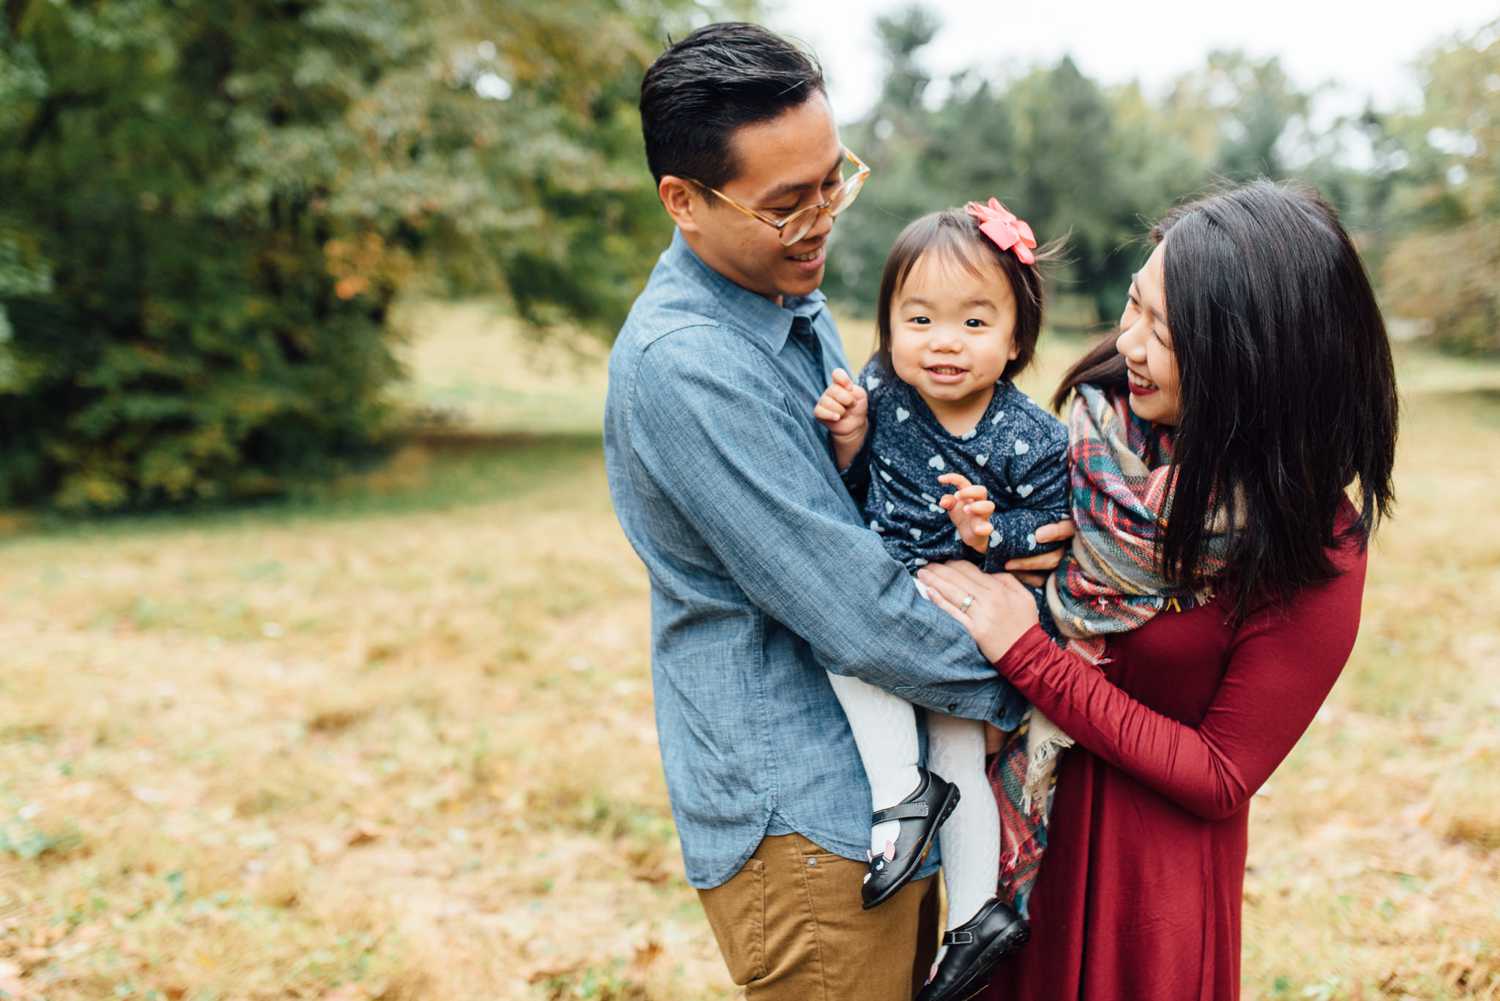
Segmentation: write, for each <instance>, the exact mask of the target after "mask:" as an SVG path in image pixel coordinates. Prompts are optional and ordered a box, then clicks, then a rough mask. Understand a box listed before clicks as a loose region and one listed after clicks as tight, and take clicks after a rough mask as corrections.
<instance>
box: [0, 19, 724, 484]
mask: <svg viewBox="0 0 1500 1001" xmlns="http://www.w3.org/2000/svg"><path fill="white" fill-rule="evenodd" d="M706 16H707V13H706V12H705V11H704V10H703V9H702V6H701V5H700V4H697V3H693V2H691V0H676V2H670V3H666V4H653V5H650V9H649V10H647V9H646V5H637V4H632V3H627V2H622V0H576V2H573V3H569V4H550V5H543V4H532V3H527V2H521V0H192V2H189V0H111V2H109V3H83V2H65V0H7V2H6V3H5V4H3V5H0V435H3V439H4V441H5V445H6V447H5V449H4V451H3V453H0V503H17V502H33V501H50V502H51V503H54V504H56V505H58V506H60V507H62V508H66V509H80V510H82V509H90V510H102V509H117V508H126V507H139V506H148V505H157V504H163V503H179V502H190V501H196V500H203V499H220V498H231V497H242V496H251V495H256V494H263V493H269V492H276V491H280V490H284V489H285V488H286V487H287V486H288V485H289V484H292V483H294V482H297V481H299V480H302V479H305V478H312V477H319V476H324V475H327V474H328V473H329V472H330V471H334V470H336V469H338V468H340V467H342V466H343V465H345V464H347V463H348V462H349V461H351V460H352V459H354V458H357V457H358V456H360V455H361V454H364V453H367V452H368V451H369V450H370V449H371V448H372V447H374V446H376V445H378V443H379V441H380V439H381V437H382V434H383V433H384V430H385V429H386V427H387V426H388V424H387V417H388V414H387V412H386V408H385V407H384V405H383V403H382V398H383V397H382V389H383V387H385V386H386V385H387V384H388V383H389V381H390V380H391V379H392V378H393V377H395V376H396V375H397V374H398V370H397V365H396V363H395V361H394V359H393V355H392V351H391V347H392V345H391V334H390V333H389V332H388V330H387V329H386V324H385V319H386V314H387V310H388V308H389V306H390V304H391V302H392V300H393V298H394V296H395V295H396V294H397V292H398V291H399V290H400V289H402V288H403V287H404V286H406V285H408V283H410V282H411V281H412V280H414V279H415V278H416V277H418V276H423V275H426V276H440V277H441V278H442V280H443V281H445V282H446V283H448V285H449V287H451V288H454V289H462V290H473V289H485V290H488V291H493V290H495V288H496V287H497V285H498V286H501V287H506V288H509V289H510V290H511V291H512V292H513V293H514V297H515V299H516V302H517V304H518V306H519V307H520V308H521V310H522V311H523V313H524V314H525V315H526V316H528V317H530V318H532V319H536V320H545V319H548V318H550V317H551V316H553V315H556V314H558V313H566V314H567V315H570V316H574V317H579V318H582V319H584V320H594V321H598V322H600V324H601V325H602V324H604V323H607V322H608V321H609V320H612V319H614V318H616V317H618V316H619V315H621V313H622V312H623V309H624V307H625V306H626V305H627V304H628V300H629V298H630V296H631V294H632V293H633V290H634V289H635V288H636V287H638V285H639V282H640V280H641V278H642V277H643V274H644V269H645V268H647V267H649V262H650V259H651V257H652V256H654V251H655V250H656V249H657V248H658V247H659V246H660V244H661V242H662V240H663V238H664V236H665V230H666V226H665V222H664V220H662V218H661V217H660V213H659V212H657V211H655V207H654V196H653V194H652V191H653V189H652V186H651V183H650V178H649V176H647V175H646V172H645V171H644V170H643V169H642V168H641V164H640V159H641V154H640V141H639V126H638V123H637V121H636V117H635V110H634V107H635V102H636V99H637V95H638V87H639V80H640V76H641V73H642V72H643V70H644V68H645V66H646V65H647V64H648V63H649V61H650V60H651V59H652V58H653V57H654V56H655V54H656V53H657V52H658V51H659V50H660V48H661V45H662V43H663V41H664V40H665V38H666V36H667V33H668V32H669V31H682V30H685V29H686V28H687V27H688V26H689V24H690V23H692V22H694V21H696V20H702V19H703V18H705V17H706ZM648 251H649V252H651V253H648Z"/></svg>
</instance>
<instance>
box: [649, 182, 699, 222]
mask: <svg viewBox="0 0 1500 1001" xmlns="http://www.w3.org/2000/svg"><path fill="white" fill-rule="evenodd" d="M694 193H695V192H694V191H693V184H692V182H691V181H685V180H683V179H682V178H680V177H673V176H672V175H671V174H667V175H665V176H663V177H662V179H661V180H660V181H659V182H657V185H656V194H657V197H659V198H660V199H661V204H662V208H664V209H666V210H667V215H669V216H671V217H672V221H673V222H675V223H676V224H677V228H678V229H680V230H682V231H683V232H684V233H696V232H697V231H698V222H697V220H696V219H694V218H693V212H694V210H695V209H696V208H697V205H698V200H697V199H695V198H694V197H693V195H694Z"/></svg>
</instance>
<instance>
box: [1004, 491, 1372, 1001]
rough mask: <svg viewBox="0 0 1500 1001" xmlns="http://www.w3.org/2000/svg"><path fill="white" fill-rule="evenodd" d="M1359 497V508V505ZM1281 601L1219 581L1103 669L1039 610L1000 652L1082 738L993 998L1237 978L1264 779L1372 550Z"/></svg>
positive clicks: (1142, 994)
mask: <svg viewBox="0 0 1500 1001" xmlns="http://www.w3.org/2000/svg"><path fill="white" fill-rule="evenodd" d="M1350 514H1352V510H1346V517H1345V518H1344V519H1341V521H1342V522H1344V523H1347V516H1348V515H1350ZM1333 557H1334V560H1335V562H1336V563H1337V564H1338V565H1339V566H1340V567H1341V568H1342V569H1343V570H1344V571H1345V572H1344V573H1343V574H1342V575H1341V576H1340V577H1338V578H1337V579H1336V580H1334V581H1332V582H1331V583H1328V584H1325V585H1321V586H1318V587H1315V588H1309V589H1307V590H1306V591H1304V592H1303V593H1302V594H1301V595H1300V596H1299V598H1298V599H1297V600H1296V601H1295V602H1294V603H1293V604H1292V605H1291V606H1290V607H1288V608H1285V609H1283V610H1282V611H1281V612H1280V613H1279V614H1278V613H1275V612H1261V613H1258V614H1256V615H1253V616H1251V617H1250V618H1249V619H1248V620H1247V621H1246V622H1245V623H1244V624H1243V625H1242V626H1240V628H1238V629H1231V628H1230V627H1229V625H1227V624H1226V616H1227V614H1228V609H1227V606H1226V604H1225V603H1224V602H1223V601H1222V599H1216V600H1215V601H1214V602H1211V603H1209V604H1207V605H1204V606H1202V607H1199V608H1196V609H1192V610H1190V611H1186V612H1180V613H1173V612H1170V611H1164V612H1162V613H1160V614H1158V615H1157V616H1156V617H1155V618H1153V619H1152V620H1151V621H1150V622H1149V623H1147V624H1146V625H1145V626H1143V627H1141V628H1140V629H1138V630H1136V631H1135V632H1132V633H1126V634H1123V635H1121V636H1119V637H1116V638H1114V639H1112V640H1111V641H1110V643H1109V649H1108V653H1107V654H1106V656H1107V657H1108V658H1109V662H1108V663H1107V664H1106V665H1105V667H1104V672H1103V673H1102V674H1101V673H1100V672H1099V671H1098V670H1096V669H1094V668H1092V667H1090V666H1089V665H1088V664H1086V663H1085V662H1083V661H1082V660H1079V659H1078V658H1076V657H1074V656H1072V655H1070V654H1067V653H1064V652H1063V651H1061V650H1059V649H1058V648H1057V647H1056V646H1054V645H1053V644H1052V643H1051V642H1050V641H1049V640H1048V638H1047V635H1046V634H1045V633H1044V632H1042V630H1041V629H1040V628H1039V627H1033V628H1032V629H1031V630H1030V631H1029V632H1027V633H1026V634H1025V635H1024V636H1022V637H1021V639H1020V640H1018V641H1017V642H1016V644H1015V645H1014V646H1012V647H1011V649H1010V650H1009V651H1008V652H1007V653H1006V654H1005V656H1004V657H1003V658H1002V659H1001V660H1000V662H999V663H998V664H997V665H996V667H997V668H998V669H999V670H1000V672H1001V673H1002V674H1004V675H1005V676H1006V677H1007V678H1009V679H1010V680H1011V681H1012V682H1014V683H1015V685H1016V687H1017V688H1019V689H1020V690H1021V692H1022V693H1023V694H1024V695H1025V696H1026V697H1027V698H1028V699H1030V700H1031V701H1032V702H1033V703H1034V704H1035V705H1036V706H1037V707H1038V708H1039V709H1041V711H1042V712H1044V713H1046V714H1047V716H1049V717H1050V718H1051V719H1052V720H1053V721H1054V722H1055V723H1057V724H1058V725H1059V726H1060V727H1062V728H1063V730H1064V731H1066V732H1067V733H1068V734H1070V735H1071V736H1072V737H1073V738H1074V740H1076V741H1077V746H1075V747H1073V748H1072V749H1070V750H1069V751H1068V752H1067V753H1066V755H1065V756H1064V758H1063V761H1062V763H1061V765H1060V766H1059V769H1058V779H1057V791H1056V794H1055V798H1054V801H1053V813H1052V821H1051V828H1050V841H1049V844H1048V848H1047V854H1046V857H1045V858H1044V859H1043V860H1042V867H1041V871H1040V873H1039V874H1038V876H1037V882H1036V886H1035V888H1034V889H1033V891H1032V897H1031V928H1032V932H1031V941H1030V942H1029V943H1028V944H1027V945H1025V946H1024V947H1023V948H1022V949H1021V950H1020V951H1019V952H1018V953H1016V954H1015V955H1014V956H1012V957H1009V958H1008V959H1007V960H1006V961H1005V962H1003V963H1002V964H1001V966H1000V967H999V969H998V970H997V971H996V974H995V976H994V978H993V980H992V981H991V984H990V987H989V989H988V990H987V991H986V993H985V994H984V995H982V996H983V997H985V998H989V999H994V1001H1000V999H1005V1001H1012V999H1014V1001H1054V999H1068V1001H1072V999H1075V998H1076V999H1087V1001H1138V999H1139V1001H1148V999H1149V1001H1169V999H1170V1001H1190V999H1195V998H1196V999H1203V1001H1208V999H1214V1001H1228V999H1234V998H1237V997H1238V996H1239V987H1240V903H1241V890H1242V888H1243V885H1244V879H1245V839H1246V831H1247V825H1248V821H1249V803H1250V796H1251V794H1253V793H1254V792H1255V790H1256V789H1258V788H1260V785H1261V783H1263V782H1264V781H1265V780H1266V778H1267V777H1268V776H1269V775H1270V774H1271V772H1272V771H1273V770H1275V768H1276V766H1277V765H1278V764H1280V763H1281V760H1282V759H1283V758H1284V757H1286V755H1287V753H1288V752H1289V751H1291V749H1292V746H1293V745H1294V744H1295V743H1296V742H1297V740H1298V738H1300V737H1301V736H1302V733H1303V731H1304V730H1306V729H1307V726H1308V724H1309V723H1311V722H1312V718H1313V715H1314V714H1315V713H1316V712H1317V711H1318V707H1319V706H1321V705H1322V704H1323V700H1324V698H1325V697H1326V696H1327V695H1328V691H1329V689H1331V688H1332V687H1333V683H1334V681H1335V680H1336V679H1337V678H1338V676H1339V672H1340V670H1341V669H1342V668H1343V666H1344V662H1345V660H1347V659H1348V656H1349V651H1350V648H1351V647H1352V646H1353V644H1354V635H1355V632H1356V630H1357V628H1358V625H1359V611H1360V597H1361V594H1362V593H1363V590H1364V578H1365V556H1364V553H1363V552H1362V551H1360V550H1358V549H1357V548H1354V547H1349V548H1345V549H1342V550H1340V551H1338V552H1335V553H1334V554H1333Z"/></svg>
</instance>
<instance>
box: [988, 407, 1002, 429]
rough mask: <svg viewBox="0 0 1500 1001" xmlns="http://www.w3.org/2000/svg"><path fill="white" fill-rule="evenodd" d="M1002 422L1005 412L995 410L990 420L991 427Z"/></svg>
mask: <svg viewBox="0 0 1500 1001" xmlns="http://www.w3.org/2000/svg"><path fill="white" fill-rule="evenodd" d="M1003 420H1005V411H1004V410H997V411H995V416H993V417H991V418H990V424H991V425H992V426H993V425H995V424H999V423H1000V422H1001V421H1003Z"/></svg>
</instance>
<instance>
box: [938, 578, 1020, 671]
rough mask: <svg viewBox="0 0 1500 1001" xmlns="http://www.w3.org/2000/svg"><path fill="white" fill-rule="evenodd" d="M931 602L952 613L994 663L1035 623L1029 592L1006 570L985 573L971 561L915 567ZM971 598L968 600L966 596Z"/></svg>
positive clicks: (980, 649)
mask: <svg viewBox="0 0 1500 1001" xmlns="http://www.w3.org/2000/svg"><path fill="white" fill-rule="evenodd" d="M917 579H918V580H919V581H921V582H922V584H923V586H925V587H926V588H927V593H928V597H930V598H931V599H932V602H933V604H935V605H937V606H938V607H939V608H941V609H942V610H943V611H945V612H947V613H948V614H949V615H951V616H953V617H954V618H955V619H957V620H958V621H959V622H960V623H962V624H963V626H964V628H965V629H967V630H968V631H969V635H970V636H972V637H974V642H975V643H977V644H979V651H980V652H981V653H983V654H984V655H985V657H986V658H987V659H988V660H989V661H990V663H992V664H993V663H994V662H995V661H997V660H999V659H1000V658H1001V657H1003V656H1005V651H1007V650H1009V649H1010V648H1011V646H1012V645H1013V644H1014V643H1015V642H1016V640H1018V639H1020V638H1021V634H1022V633H1024V632H1026V630H1028V629H1030V628H1031V627H1032V626H1034V625H1036V623H1037V614H1036V601H1035V599H1033V598H1032V597H1031V592H1030V591H1028V590H1026V587H1025V586H1024V585H1023V584H1022V583H1021V582H1020V581H1018V580H1016V579H1015V578H1014V577H1012V576H1011V575H1010V574H1008V573H997V574H987V573H985V572H984V571H983V570H980V569H979V568H978V567H976V566H975V565H974V564H972V563H966V562H964V561H963V560H954V561H953V562H951V563H932V564H929V565H927V566H925V567H923V568H922V569H920V570H918V571H917ZM969 598H972V599H973V600H972V601H968V602H967V606H968V607H967V608H965V603H966V599H969Z"/></svg>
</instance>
